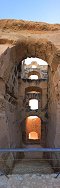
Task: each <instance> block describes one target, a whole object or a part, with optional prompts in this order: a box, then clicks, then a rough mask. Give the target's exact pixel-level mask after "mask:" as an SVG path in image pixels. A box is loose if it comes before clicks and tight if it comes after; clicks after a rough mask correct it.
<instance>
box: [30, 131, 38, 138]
mask: <svg viewBox="0 0 60 188" xmlns="http://www.w3.org/2000/svg"><path fill="white" fill-rule="evenodd" d="M29 139H32V140H38V133H36V132H34V131H31V132H30V133H29Z"/></svg>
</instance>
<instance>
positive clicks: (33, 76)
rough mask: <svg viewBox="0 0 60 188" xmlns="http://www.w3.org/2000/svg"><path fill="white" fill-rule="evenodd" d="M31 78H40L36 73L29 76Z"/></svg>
mask: <svg viewBox="0 0 60 188" xmlns="http://www.w3.org/2000/svg"><path fill="white" fill-rule="evenodd" d="M29 79H31V80H37V79H38V75H36V74H31V75H30V76H29Z"/></svg>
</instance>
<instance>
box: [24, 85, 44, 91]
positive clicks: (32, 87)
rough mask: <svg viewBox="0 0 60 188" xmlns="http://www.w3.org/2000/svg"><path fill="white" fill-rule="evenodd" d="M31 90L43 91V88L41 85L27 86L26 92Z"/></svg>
mask: <svg viewBox="0 0 60 188" xmlns="http://www.w3.org/2000/svg"><path fill="white" fill-rule="evenodd" d="M31 91H35V92H40V93H42V89H41V88H40V87H37V86H30V87H27V88H25V93H28V92H31Z"/></svg>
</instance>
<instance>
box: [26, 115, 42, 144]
mask: <svg viewBox="0 0 60 188" xmlns="http://www.w3.org/2000/svg"><path fill="white" fill-rule="evenodd" d="M30 140H31V142H32V143H34V142H33V141H34V140H35V141H36V140H37V141H39V142H40V140H41V119H40V118H39V117H38V116H29V117H27V118H26V141H27V142H28V141H29V142H30Z"/></svg>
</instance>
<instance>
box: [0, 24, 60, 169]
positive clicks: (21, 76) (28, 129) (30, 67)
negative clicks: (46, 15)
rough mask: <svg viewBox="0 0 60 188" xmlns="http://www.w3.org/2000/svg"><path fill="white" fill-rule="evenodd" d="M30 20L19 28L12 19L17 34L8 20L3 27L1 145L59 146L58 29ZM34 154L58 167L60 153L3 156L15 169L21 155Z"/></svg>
mask: <svg viewBox="0 0 60 188" xmlns="http://www.w3.org/2000/svg"><path fill="white" fill-rule="evenodd" d="M16 23H17V22H16ZM21 24H22V23H21ZM26 24H27V25H25V26H24V28H25V29H26V30H25V29H22V25H20V27H21V30H20V29H17V26H16V28H15V26H14V21H13V25H12V28H13V34H12V30H11V25H9V21H8V22H6V28H5V27H4V26H3V27H2V26H1V36H2V38H1V37H0V54H1V55H0V88H1V89H0V148H30V147H31V148H33V147H35V146H36V148H38V147H42V148H43V147H44V148H46V147H49V148H54V147H55V148H56V147H60V49H59V45H60V44H59V42H58V41H59V40H58V41H56V40H57V37H58V31H59V27H58V26H55V25H53V26H50V25H48V24H46V29H45V30H44V28H45V25H44V24H42V23H41V24H39V28H40V29H38V25H37V23H35V24H36V25H35V27H34V24H32V23H31V25H29V24H28V23H26ZM3 25H4V21H3ZM23 25H24V23H23ZM29 27H30V29H29ZM8 28H10V30H9V29H8ZM53 28H54V33H53V32H52V30H53ZM56 28H57V29H56ZM4 29H5V35H4V33H3V32H2V31H4ZM18 30H19V33H18ZM32 155H33V156H34V155H35V158H39V157H40V159H45V157H48V158H49V159H51V161H50V162H51V164H52V165H53V167H56V166H57V168H58V167H59V164H60V154H59V153H53V152H52V153H50V152H49V153H46V154H45V153H43V152H42V153H40V154H38V153H35V154H33V153H31V154H30V153H29V154H27V153H15V154H13V153H8V154H7V155H6V154H1V159H2V163H1V166H3V163H4V159H6V163H4V168H7V166H8V168H9V169H10V168H11V166H13V163H14V161H15V159H16V158H19V159H22V158H24V159H27V158H29V157H30V158H32ZM39 155H40V156H39ZM10 158H11V165H10V166H9V164H8V161H9V159H10ZM53 159H55V160H53Z"/></svg>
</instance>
